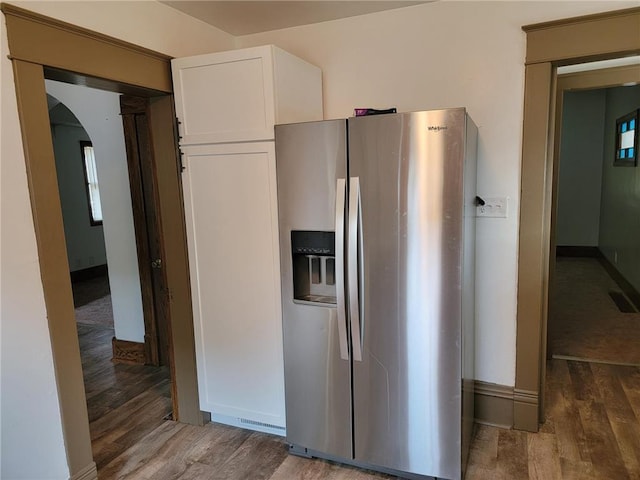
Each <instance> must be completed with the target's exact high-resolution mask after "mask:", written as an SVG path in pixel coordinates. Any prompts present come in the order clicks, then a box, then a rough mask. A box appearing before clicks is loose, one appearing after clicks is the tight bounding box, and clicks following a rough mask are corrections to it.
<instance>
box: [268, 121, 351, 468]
mask: <svg viewBox="0 0 640 480" xmlns="http://www.w3.org/2000/svg"><path fill="white" fill-rule="evenodd" d="M275 133H276V172H277V178H278V215H279V229H280V262H281V275H282V314H283V332H284V333H283V335H284V338H283V340H284V368H285V400H286V416H287V441H289V442H291V443H294V444H297V445H300V446H302V447H306V448H310V449H313V450H318V451H322V452H326V453H327V454H330V455H335V456H338V457H342V458H351V457H352V443H351V439H352V432H351V393H350V386H351V378H350V365H349V361H347V360H344V359H343V358H342V356H343V353H344V345H343V350H342V352H341V342H340V336H341V335H342V333H340V329H341V328H343V327H342V326H344V322H342V323H341V322H339V321H338V310H337V308H336V305H326V304H325V305H319V304H312V303H304V302H298V303H294V301H293V265H292V253H291V231H292V230H309V231H333V230H334V229H335V227H336V225H335V223H336V205H335V201H336V196H337V195H336V194H337V193H338V192H337V190H336V185H337V179H338V178H342V179H344V178H346V173H347V172H346V168H347V165H346V121H345V120H334V121H329V122H311V123H306V124H294V125H278V126H276V128H275ZM336 233H338V232H336ZM338 251H340V249H337V250H336V256H337V254H338ZM336 260H337V259H336ZM336 263H337V262H336ZM336 268H338V265H336ZM337 282H338V279H337V278H336V287H338V285H337ZM341 288H342V292H341V293H342V296H343V299H344V285H343V286H342V287H341ZM338 289H340V288H338ZM343 312H344V310H343ZM340 325H342V326H340ZM339 327H340V328H339ZM344 328H345V329H346V327H344ZM344 333H345V337H346V331H345V332H344ZM345 340H346V339H345Z"/></svg>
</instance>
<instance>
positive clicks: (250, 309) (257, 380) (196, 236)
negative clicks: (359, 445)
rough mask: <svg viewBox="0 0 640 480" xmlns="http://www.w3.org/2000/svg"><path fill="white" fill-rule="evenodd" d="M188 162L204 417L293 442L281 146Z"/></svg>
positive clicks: (217, 151)
mask: <svg viewBox="0 0 640 480" xmlns="http://www.w3.org/2000/svg"><path fill="white" fill-rule="evenodd" d="M184 157H185V166H186V170H185V172H184V178H183V179H184V199H185V210H186V225H187V236H188V242H189V263H190V270H191V285H192V289H193V292H192V295H193V314H194V324H195V334H196V357H197V366H198V384H199V390H200V405H201V408H202V409H203V410H207V411H210V412H211V413H212V417H213V419H214V420H218V421H222V422H224V423H232V424H248V426H249V428H252V426H255V425H258V424H266V426H267V427H272V430H273V427H275V428H276V429H281V431H282V432H281V433H284V424H285V415H284V413H285V412H284V377H283V359H282V323H281V305H280V269H279V252H278V219H277V198H276V177H275V154H274V146H273V143H272V142H266V143H247V144H230V145H203V146H193V147H186V148H184Z"/></svg>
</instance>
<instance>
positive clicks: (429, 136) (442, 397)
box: [348, 109, 466, 479]
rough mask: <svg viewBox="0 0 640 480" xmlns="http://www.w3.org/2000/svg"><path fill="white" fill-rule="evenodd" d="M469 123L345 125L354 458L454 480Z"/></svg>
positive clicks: (441, 114) (367, 121) (459, 118)
mask: <svg viewBox="0 0 640 480" xmlns="http://www.w3.org/2000/svg"><path fill="white" fill-rule="evenodd" d="M465 117H466V115H465V111H464V110H463V109H458V110H446V111H432V112H419V113H412V114H398V115H380V116H371V117H362V118H356V119H349V121H348V130H349V178H350V191H349V206H350V209H351V210H350V211H349V218H350V220H353V221H355V222H356V224H357V228H356V229H355V230H356V232H357V235H358V238H357V239H354V238H353V234H352V235H350V238H349V245H351V248H350V251H349V252H348V255H349V260H348V263H349V264H350V265H353V259H354V256H355V257H357V258H356V259H357V260H358V262H359V265H358V267H357V268H355V270H354V269H352V268H350V269H349V272H350V273H351V275H352V276H351V277H350V278H349V281H348V284H349V286H350V288H349V301H350V302H353V301H354V300H357V301H358V307H359V308H357V309H354V308H351V309H350V310H351V312H354V313H353V315H359V318H351V322H352V324H353V323H354V322H359V323H358V324H357V326H359V327H360V331H359V332H358V331H357V329H352V331H351V332H352V335H353V341H354V343H355V342H361V344H362V360H361V361H358V359H357V358H355V354H354V361H353V388H354V392H353V395H354V444H355V459H356V461H360V462H364V463H369V464H373V465H378V466H383V467H387V468H393V469H397V470H401V471H407V472H412V473H416V474H421V475H431V476H435V477H441V478H448V479H455V478H459V477H460V466H461V465H460V464H461V459H460V457H461V448H460V431H461V400H460V397H461V360H460V359H461V350H460V349H461V345H460V343H461V326H460V315H461V273H460V272H461V260H462V245H461V237H462V233H463V232H462V218H463V191H462V184H463V177H462V176H463V168H462V167H463V155H464V127H465ZM354 206H357V208H358V210H359V211H358V212H357V213H358V215H357V216H355V217H354V212H353V208H354ZM350 226H352V222H350ZM349 231H350V232H351V231H352V229H351V228H350V229H349ZM354 245H355V247H354ZM354 248H355V249H356V252H354ZM357 250H360V251H359V252H358V251H357ZM358 257H359V258H358ZM354 271H355V272H356V274H357V276H358V281H357V282H352V280H353V278H352V277H353V272H354ZM354 283H355V285H354ZM356 347H357V346H356V345H354V348H353V350H354V352H356V351H357V348H356Z"/></svg>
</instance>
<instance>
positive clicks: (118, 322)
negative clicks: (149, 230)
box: [46, 80, 144, 342]
mask: <svg viewBox="0 0 640 480" xmlns="http://www.w3.org/2000/svg"><path fill="white" fill-rule="evenodd" d="M46 87H47V93H49V94H50V95H52V96H54V97H55V98H57V99H58V100H60V101H61V102H62V103H64V104H65V105H66V106H67V108H69V110H71V111H72V112H73V114H74V115H75V116H76V117H77V118H78V120H80V123H82V125H83V126H84V128H85V129H86V131H87V133H88V134H89V136H90V137H91V141H92V142H93V150H94V152H95V156H96V167H97V171H98V182H99V184H100V201H101V203H102V216H103V221H102V225H103V228H104V242H105V248H106V253H107V265H108V267H109V288H110V290H111V303H112V305H113V324H114V329H115V336H116V338H118V339H120V340H129V341H131V342H144V317H143V313H142V294H141V290H140V276H139V273H138V255H137V252H136V237H135V232H134V227H133V213H132V209H131V193H130V188H129V171H128V167H127V152H126V150H125V145H124V131H123V127H122V118H121V117H120V95H119V94H117V93H112V92H105V91H101V90H95V89H92V88H87V87H80V86H77V85H69V84H66V83H60V82H54V81H51V80H47V81H46Z"/></svg>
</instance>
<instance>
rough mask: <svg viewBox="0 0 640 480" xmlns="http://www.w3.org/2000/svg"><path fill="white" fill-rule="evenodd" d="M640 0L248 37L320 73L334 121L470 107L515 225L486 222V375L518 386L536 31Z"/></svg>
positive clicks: (485, 177) (489, 178)
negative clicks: (527, 59)
mask: <svg viewBox="0 0 640 480" xmlns="http://www.w3.org/2000/svg"><path fill="white" fill-rule="evenodd" d="M636 5H637V3H635V2H616V1H600V2H596V1H593V2H583V1H568V2H518V1H514V2H484V1H482V2H457V1H455V2H447V1H445V2H435V3H428V4H424V5H417V6H414V7H409V8H403V9H397V10H391V11H388V12H381V13H375V14H371V15H366V16H361V17H353V18H347V19H343V20H336V21H331V22H325V23H321V24H316V25H308V26H302V27H295V28H289V29H284V30H279V31H274V32H268V33H264V34H256V35H248V36H243V37H239V38H238V46H239V47H248V46H254V45H261V44H266V43H273V44H276V45H278V46H279V47H282V48H284V49H285V50H288V51H290V52H291V53H293V54H295V55H298V56H300V57H302V58H303V59H305V60H307V61H309V62H311V63H313V64H315V65H318V66H319V67H320V68H321V69H322V72H323V89H324V111H325V115H326V117H327V118H339V117H345V116H349V115H352V112H353V108H354V107H380V108H384V107H391V106H395V107H397V108H398V110H399V111H411V110H421V109H433V108H440V107H458V106H465V107H467V108H468V110H469V113H470V115H471V117H472V118H473V119H474V121H475V122H476V124H477V125H478V127H479V145H478V147H479V159H478V160H479V161H478V192H479V194H480V195H485V196H497V195H500V196H508V197H509V198H510V199H511V201H510V202H509V206H508V208H509V217H508V218H506V219H488V218H481V219H479V220H478V233H477V238H478V244H477V257H476V258H477V277H476V278H477V296H476V299H477V300H476V301H477V316H478V324H477V330H476V332H477V337H476V352H477V353H476V374H477V377H478V379H479V380H483V381H486V382H493V383H498V384H503V385H514V383H515V334H516V293H517V292H516V284H517V282H516V279H517V277H516V275H517V272H516V269H517V245H518V211H519V192H520V158H521V143H522V142H521V138H522V119H523V98H524V55H525V34H524V33H523V31H522V29H521V27H522V26H523V25H526V24H531V23H537V22H542V21H547V20H554V19H560V18H566V17H572V16H577V15H583V14H589V13H595V12H600V11H607V10H614V9H618V8H628V7H631V6H636Z"/></svg>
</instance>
